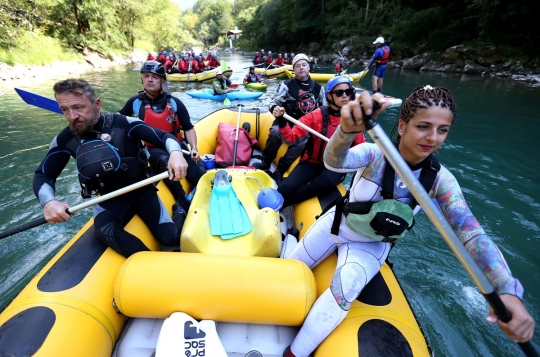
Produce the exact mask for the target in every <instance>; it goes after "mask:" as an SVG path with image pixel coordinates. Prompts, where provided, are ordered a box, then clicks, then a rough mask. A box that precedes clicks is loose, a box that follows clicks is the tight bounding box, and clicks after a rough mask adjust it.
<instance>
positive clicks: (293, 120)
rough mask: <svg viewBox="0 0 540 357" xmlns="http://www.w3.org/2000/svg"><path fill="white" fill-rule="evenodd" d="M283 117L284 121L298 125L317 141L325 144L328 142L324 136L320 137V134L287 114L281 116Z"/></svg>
mask: <svg viewBox="0 0 540 357" xmlns="http://www.w3.org/2000/svg"><path fill="white" fill-rule="evenodd" d="M283 117H284V118H285V119H287V120H288V121H290V122H291V123H294V124H296V125H298V126H299V127H301V128H302V129H304V130H306V131H308V132H310V133H311V134H313V135H315V136H316V137H318V138H319V139H321V140H324V141H326V142H329V141H330V139H328V138H327V137H326V136H324V135H322V134H321V133H319V132H317V131H316V130H313V129H312V128H310V127H309V126H307V125H306V124H304V123H301V122H299V121H298V120H296V119H294V118H293V117H291V116H290V115H289V114H287V113H285V114H283Z"/></svg>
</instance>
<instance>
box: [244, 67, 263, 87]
mask: <svg viewBox="0 0 540 357" xmlns="http://www.w3.org/2000/svg"><path fill="white" fill-rule="evenodd" d="M260 81H261V77H259V76H258V75H257V74H256V73H255V67H254V66H251V67H249V73H248V74H246V76H245V77H244V84H246V83H258V82H260Z"/></svg>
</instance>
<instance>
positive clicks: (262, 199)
mask: <svg viewBox="0 0 540 357" xmlns="http://www.w3.org/2000/svg"><path fill="white" fill-rule="evenodd" d="M257 203H258V204H259V208H270V209H273V210H274V211H279V210H280V209H281V207H283V196H282V195H281V193H279V192H278V191H277V190H276V189H273V188H265V189H264V190H262V191H261V192H259V194H258V195H257Z"/></svg>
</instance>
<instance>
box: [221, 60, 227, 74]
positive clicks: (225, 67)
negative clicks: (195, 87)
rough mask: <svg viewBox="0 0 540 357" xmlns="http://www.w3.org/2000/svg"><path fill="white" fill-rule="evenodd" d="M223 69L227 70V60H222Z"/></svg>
mask: <svg viewBox="0 0 540 357" xmlns="http://www.w3.org/2000/svg"><path fill="white" fill-rule="evenodd" d="M221 70H222V71H223V72H225V71H226V70H227V62H225V61H221Z"/></svg>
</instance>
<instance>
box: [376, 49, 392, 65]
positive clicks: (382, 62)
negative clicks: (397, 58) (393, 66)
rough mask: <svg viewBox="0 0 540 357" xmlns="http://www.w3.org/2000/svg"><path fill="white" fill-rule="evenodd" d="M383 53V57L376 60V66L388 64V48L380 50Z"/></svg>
mask: <svg viewBox="0 0 540 357" xmlns="http://www.w3.org/2000/svg"><path fill="white" fill-rule="evenodd" d="M381 49H382V50H383V52H384V54H383V56H382V57H381V58H379V59H378V60H377V63H378V64H385V63H388V57H390V47H388V46H384V47H383V48H381Z"/></svg>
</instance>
